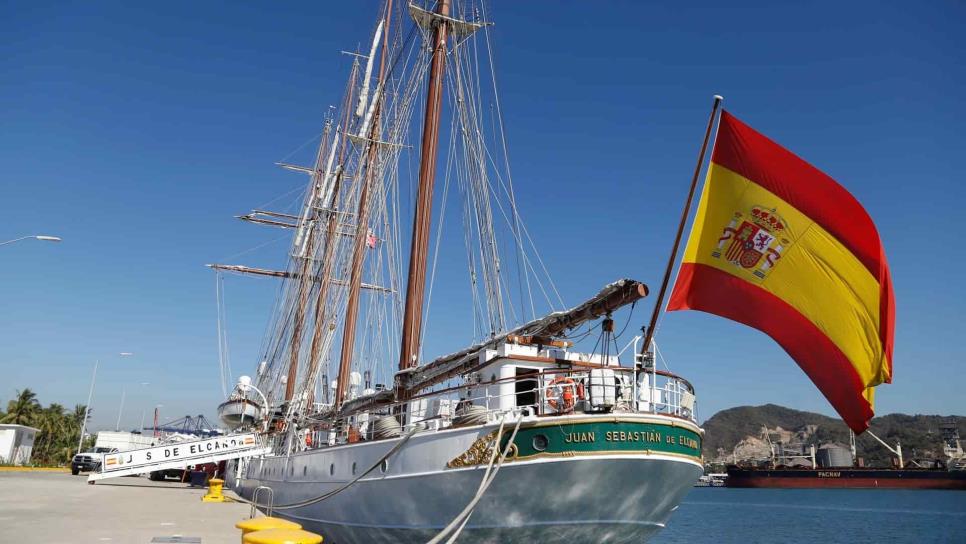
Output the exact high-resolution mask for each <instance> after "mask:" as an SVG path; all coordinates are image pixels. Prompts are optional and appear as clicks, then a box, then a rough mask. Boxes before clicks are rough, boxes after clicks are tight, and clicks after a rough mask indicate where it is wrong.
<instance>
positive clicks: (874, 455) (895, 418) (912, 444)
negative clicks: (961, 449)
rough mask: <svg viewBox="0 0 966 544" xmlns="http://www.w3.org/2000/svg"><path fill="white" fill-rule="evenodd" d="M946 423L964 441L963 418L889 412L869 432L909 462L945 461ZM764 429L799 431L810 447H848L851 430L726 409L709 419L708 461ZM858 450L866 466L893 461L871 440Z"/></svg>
mask: <svg viewBox="0 0 966 544" xmlns="http://www.w3.org/2000/svg"><path fill="white" fill-rule="evenodd" d="M945 422H954V423H955V424H956V426H957V428H958V429H959V434H960V436H963V437H966V417H962V416H939V415H914V416H910V415H906V414H889V415H885V416H880V417H876V418H874V419H873V420H872V424H871V427H870V428H871V430H872V432H874V433H875V434H876V435H877V436H878V437H879V438H881V439H883V440H885V441H886V442H887V443H889V444H891V445H894V444H895V443H896V440H899V441H900V442H901V443H902V451H903V455H904V457H905V458H906V459H907V460H908V459H912V458H922V459H937V458H943V453H942V447H943V443H942V435H941V434H940V430H939V427H940V424H941V423H945ZM762 426H765V427H768V428H769V429H775V428H776V427H781V428H782V429H784V430H786V431H793V432H797V433H801V435H802V436H805V437H807V438H806V440H805V442H806V443H808V444H815V445H816V446H819V445H821V444H825V443H829V442H837V443H839V444H848V443H849V430H848V427H846V426H845V424H844V423H842V421H841V420H839V419H835V418H831V417H828V416H824V415H822V414H816V413H813V412H803V411H801V410H793V409H791V408H786V407H784V406H778V405H775V404H766V405H764V406H738V407H736V408H729V409H727V410H722V411H720V412H718V413H717V414H715V415H714V416H712V417H711V418H710V419H708V420H707V421H705V423H704V425H703V427H704V430H705V437H704V455H705V458H706V459H707V460H708V461H712V460H714V459H716V458H720V459H724V458H725V457H727V456H730V455H731V452H732V450H733V449H734V447H735V446H736V445H737V444H738V443H739V442H741V441H742V440H745V439H747V438H758V437H759V436H760V435H761V430H762ZM810 426H814V427H810ZM856 451H857V454H858V456H859V457H863V458H864V459H865V462H866V465H868V466H889V465H890V463H891V457H892V454H891V453H889V451H887V450H886V449H885V448H884V447H883V446H882V445H881V444H879V443H878V442H876V441H875V440H874V439H873V438H872V437H871V436H859V437H857V439H856Z"/></svg>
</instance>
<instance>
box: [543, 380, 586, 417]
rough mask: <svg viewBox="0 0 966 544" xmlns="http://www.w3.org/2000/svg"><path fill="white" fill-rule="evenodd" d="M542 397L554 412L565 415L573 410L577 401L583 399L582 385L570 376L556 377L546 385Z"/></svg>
mask: <svg viewBox="0 0 966 544" xmlns="http://www.w3.org/2000/svg"><path fill="white" fill-rule="evenodd" d="M544 396H545V397H546V399H547V404H548V405H550V407H551V408H553V409H554V411H555V412H558V413H563V414H566V413H569V412H572V411H573V410H574V405H575V404H576V403H577V399H581V400H582V399H583V398H584V384H582V383H580V382H578V381H576V380H574V379H573V378H571V377H570V376H558V377H556V378H554V379H553V381H552V382H550V383H549V384H548V385H547V389H546V392H545V395H544Z"/></svg>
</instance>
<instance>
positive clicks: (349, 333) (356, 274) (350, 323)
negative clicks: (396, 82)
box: [335, 0, 392, 409]
mask: <svg viewBox="0 0 966 544" xmlns="http://www.w3.org/2000/svg"><path fill="white" fill-rule="evenodd" d="M391 16H392V0H387V2H386V15H385V32H383V35H382V51H381V53H380V55H379V81H378V84H377V86H376V89H377V92H378V89H379V88H380V87H382V85H383V84H384V82H385V77H386V52H387V50H388V49H389V22H390V18H391ZM380 99H381V96H373V100H374V101H375V102H376V103H375V104H373V107H374V108H375V113H374V114H373V121H372V125H371V126H370V127H369V135H368V138H369V140H370V141H369V143H368V144H367V145H368V146H369V153H368V157H367V158H366V174H365V179H364V181H363V182H362V189H361V190H360V191H359V207H358V213H357V214H356V234H355V239H354V240H353V243H354V245H353V248H352V268H351V271H350V276H349V299H348V302H347V303H346V310H345V324H344V326H343V329H342V350H341V353H340V354H339V378H338V381H337V385H336V392H335V407H336V409H338V408H339V407H340V406H341V405H342V402H343V401H344V400H345V394H346V390H347V386H348V382H349V371H350V369H351V368H352V350H353V348H354V347H355V338H356V320H357V318H358V316H359V291H360V288H361V285H362V264H363V261H364V259H365V254H366V235H367V233H368V226H369V188H370V185H372V180H373V177H374V176H375V174H374V172H375V164H376V159H377V158H378V153H377V142H378V140H379V138H378V135H379V116H380V114H381V113H382V107H381V103H380Z"/></svg>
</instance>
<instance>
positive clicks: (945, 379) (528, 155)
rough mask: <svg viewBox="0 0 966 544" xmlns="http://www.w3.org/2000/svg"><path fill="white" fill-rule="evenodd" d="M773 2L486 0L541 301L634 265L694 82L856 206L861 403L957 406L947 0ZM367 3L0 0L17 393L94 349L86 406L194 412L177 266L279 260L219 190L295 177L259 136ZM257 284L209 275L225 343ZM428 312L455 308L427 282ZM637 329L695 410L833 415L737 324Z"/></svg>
mask: <svg viewBox="0 0 966 544" xmlns="http://www.w3.org/2000/svg"><path fill="white" fill-rule="evenodd" d="M782 4H784V3H776V2H760V3H746V4H743V5H741V6H736V5H725V4H722V3H720V2H707V3H706V2H690V3H687V5H684V4H682V3H679V2H673V3H670V2H669V3H666V4H663V5H650V4H648V3H645V2H611V3H599V4H595V5H594V7H591V4H590V3H578V2H567V3H564V2H560V3H557V2H536V1H534V2H496V3H495V5H494V6H493V7H492V9H491V17H492V19H494V20H495V22H496V25H495V26H494V27H493V30H492V32H493V39H494V40H495V48H496V62H497V68H498V70H499V76H498V77H499V82H500V88H501V99H502V102H503V107H504V112H505V116H506V119H507V129H508V132H509V143H510V146H511V150H510V158H511V162H512V167H513V173H514V181H515V184H516V187H517V191H518V197H519V199H520V202H521V210H522V213H523V215H524V218H525V219H526V221H527V224H528V226H529V228H530V230H531V232H532V234H533V236H534V237H535V238H536V240H537V241H538V243H539V244H540V245H541V247H542V248H543V249H542V255H543V257H544V259H545V260H546V261H547V263H548V265H549V266H550V267H551V268H552V269H553V270H554V272H553V277H554V279H555V280H556V281H557V284H558V286H559V287H560V289H561V292H562V294H563V296H564V299H565V300H566V301H567V302H568V303H576V302H578V301H580V300H583V299H584V298H585V297H586V296H589V295H590V294H592V293H594V292H596V291H597V289H598V288H599V287H600V286H601V285H603V284H605V283H607V282H609V281H612V280H613V279H616V278H619V277H634V278H637V279H641V280H643V281H645V282H647V283H648V284H650V285H652V287H653V288H655V289H654V290H655V291H656V287H657V286H658V285H659V281H660V275H661V273H662V266H663V262H664V260H665V259H666V255H667V251H668V249H669V246H670V243H671V240H672V235H673V231H674V228H675V226H676V223H677V215H678V213H679V209H680V206H681V204H682V201H683V198H684V195H685V191H686V185H687V182H688V179H689V176H690V171H691V169H692V168H693V161H694V158H695V155H696V153H697V148H698V146H699V144H700V138H701V135H702V130H703V126H704V123H705V120H706V116H707V110H708V108H709V106H710V101H711V95H713V94H715V93H720V94H722V95H724V96H725V99H726V101H725V106H726V108H728V109H729V110H730V111H732V112H733V113H735V114H736V115H737V116H738V117H740V118H741V119H743V120H744V121H746V122H748V123H749V124H751V125H752V126H754V127H756V128H757V129H758V130H760V131H762V132H764V133H765V134H767V135H769V136H770V137H772V138H774V139H776V140H777V141H778V142H780V143H782V144H783V145H785V146H787V147H789V148H790V149H792V150H793V151H794V152H796V153H798V154H799V155H801V156H802V157H804V158H805V159H806V160H808V161H810V162H812V163H813V164H815V165H816V166H818V167H819V168H821V169H823V170H824V171H826V172H827V173H829V174H830V175H831V176H833V177H834V178H836V179H837V180H839V181H840V182H841V183H843V184H844V185H845V186H846V187H847V188H848V189H849V190H850V191H851V192H852V193H853V194H855V195H856V196H857V197H858V198H859V200H860V201H861V202H862V203H863V204H864V205H865V206H866V207H867V208H868V210H869V211H870V213H871V215H872V217H873V218H874V219H875V220H876V221H877V224H878V226H879V230H880V233H881V235H882V238H883V240H884V242H885V246H886V250H887V254H888V257H889V260H890V262H891V265H892V272H893V278H894V281H895V289H896V297H897V308H898V317H897V327H896V329H897V334H896V353H895V383H894V384H893V385H890V386H885V387H881V388H880V389H879V393H878V397H877V401H878V406H877V412H878V413H880V414H882V413H889V412H897V411H898V412H911V413H943V414H945V413H960V414H961V413H963V412H964V405H963V401H962V392H961V384H962V381H963V380H962V379H963V377H964V372H963V364H964V363H963V361H964V358H966V357H964V355H966V349H964V347H963V344H962V343H961V342H959V341H958V340H959V337H960V335H961V332H960V330H961V325H960V323H961V319H962V317H963V313H962V308H963V306H964V302H966V287H964V284H963V282H961V281H959V279H958V276H959V273H958V270H959V269H961V268H962V266H963V264H964V263H963V255H962V249H963V247H964V244H963V241H962V236H963V229H964V227H966V220H964V215H963V213H962V211H961V203H962V202H963V201H964V200H966V184H964V182H963V181H964V180H963V179H962V174H961V171H962V170H961V164H960V163H961V157H962V149H963V145H962V137H961V130H962V126H963V122H964V121H966V102H964V101H963V99H962V97H963V96H964V94H966V62H964V60H963V59H966V41H964V40H962V36H961V34H962V29H963V28H964V23H966V8H964V6H963V5H962V4H961V3H957V2H952V1H948V2H934V3H921V4H917V5H913V4H909V3H900V2H890V3H880V2H877V3H866V2H849V3H841V2H834V3H833V2H829V3H823V2H814V3H798V4H788V5H782ZM377 8H378V4H377V3H376V2H338V3H337V2H312V3H302V4H296V3H291V4H284V5H280V4H278V3H268V2H265V3H247V4H245V5H241V4H240V3H221V4H219V3H215V2H205V3H195V2H166V3H162V4H144V3H130V2H124V3H122V2H116V3H112V2H92V3H63V4H59V3H56V4H55V3H50V4H41V3H39V2H10V3H5V4H4V6H3V7H0V50H2V51H4V54H3V55H2V57H0V209H2V213H3V218H2V220H0V241H2V240H6V239H10V238H15V237H18V236H21V235H25V234H55V235H59V236H62V237H63V238H64V242H63V243H62V244H58V245H55V244H49V243H43V242H37V241H24V242H19V243H17V244H11V245H8V246H3V247H0V309H2V310H0V402H2V403H3V404H5V403H6V401H7V400H9V398H11V397H12V396H13V394H14V391H15V390H16V389H20V388H23V387H30V388H32V389H34V390H36V391H37V392H38V394H39V396H40V399H41V400H42V401H43V402H44V403H49V402H60V403H62V404H67V405H73V404H75V403H82V402H84V401H85V400H86V397H87V387H88V384H89V379H90V373H91V370H92V367H93V363H94V360H95V359H100V360H101V362H102V365H101V373H100V375H99V378H98V382H97V390H96V392H95V399H94V403H93V406H94V421H95V426H98V427H104V426H113V424H114V420H115V418H116V417H117V409H118V405H119V401H120V396H121V391H122V389H123V388H124V387H127V389H128V400H127V403H126V408H125V412H124V417H123V419H122V426H124V427H133V426H136V425H137V424H138V423H139V420H140V417H141V413H142V410H147V411H148V412H150V410H152V409H153V407H154V406H155V405H157V404H162V405H163V408H161V412H162V418H163V419H172V418H174V417H180V416H182V415H185V414H197V413H205V414H208V415H209V416H211V415H213V414H214V407H215V406H216V404H217V402H218V400H219V397H220V395H221V390H220V386H219V382H218V380H219V378H218V364H217V344H216V336H215V303H214V278H213V275H212V273H211V272H210V271H209V270H208V269H206V268H205V267H204V266H203V265H204V264H205V263H209V262H242V263H245V264H252V265H264V266H280V263H279V259H280V255H282V254H283V252H284V246H285V242H284V241H280V240H277V239H278V238H279V237H280V236H281V235H283V234H284V233H283V232H281V231H277V230H271V229H264V228H258V227H255V226H250V225H246V224H243V223H241V222H239V221H237V220H235V219H233V218H232V217H233V216H234V215H237V214H239V213H242V212H245V211H248V210H250V209H252V208H254V207H258V206H260V205H263V204H266V203H268V202H270V201H272V200H273V199H276V198H277V197H279V196H280V195H283V194H285V193H288V192H290V191H292V190H294V189H296V188H298V187H299V186H300V185H301V184H302V183H303V181H304V180H303V179H302V178H301V177H299V176H296V175H294V174H291V173H287V172H285V171H282V170H280V169H278V168H277V167H275V166H274V165H273V163H274V162H275V161H278V160H282V159H285V158H286V157H288V156H290V155H291V154H292V152H293V150H296V149H298V148H299V147H300V146H301V145H302V144H304V143H305V142H307V141H309V140H311V139H312V138H314V137H315V136H316V135H317V134H318V133H319V131H320V126H321V118H322V115H323V114H324V112H325V110H326V109H327V107H328V105H329V104H333V103H336V102H337V101H338V99H339V96H340V94H341V92H342V88H343V82H344V79H345V77H346V75H347V72H348V68H349V61H348V59H347V58H346V57H345V56H344V55H340V54H339V50H341V49H355V48H356V47H357V46H359V45H360V44H364V43H365V42H366V41H367V40H368V39H369V35H370V34H369V33H370V31H371V28H372V21H373V20H374V18H375V15H374V13H375V11H376V10H377ZM295 156H296V157H300V155H299V154H298V153H296V154H295ZM293 202H295V197H293V196H289V197H286V198H283V199H281V200H278V201H277V202H275V203H273V206H274V207H275V208H274V209H279V208H284V207H285V206H288V205H291V204H292V203H293ZM273 240H274V242H273ZM260 244H266V245H265V247H263V248H262V249H258V250H255V251H252V252H248V253H246V254H244V255H242V256H239V257H236V258H232V257H233V256H234V255H235V254H238V253H240V252H244V251H246V250H248V249H250V248H253V247H255V246H258V245H260ZM275 289H276V284H275V283H273V282H272V281H271V280H260V279H246V278H237V277H230V278H228V279H227V281H226V296H227V306H228V310H229V334H230V340H231V346H232V360H233V364H234V365H235V368H236V369H248V370H250V369H251V368H252V367H253V365H254V363H255V361H256V360H257V357H258V355H257V349H258V346H259V343H260V341H261V338H262V335H263V332H264V327H265V324H266V320H267V318H268V314H269V311H270V309H271V304H272V301H273V297H274V294H275ZM437 300H439V299H437ZM649 307H650V303H648V304H645V305H644V308H649ZM642 309H643V308H641V309H638V311H637V313H636V314H635V316H634V320H635V323H634V325H633V326H637V323H636V322H640V321H643V320H644V317H645V312H644V311H641V310H642ZM433 312H434V316H438V318H440V319H449V320H459V319H462V318H464V317H465V316H466V315H467V314H466V309H465V308H464V307H462V306H458V305H456V304H455V303H453V304H447V303H444V304H441V305H439V306H434V309H433ZM430 326H432V323H430ZM658 341H659V343H660V346H661V349H662V352H663V353H664V355H665V356H666V357H667V359H668V360H669V362H670V363H671V366H672V369H674V370H676V371H678V372H679V373H682V374H684V375H686V376H687V377H689V378H690V379H691V380H692V381H693V382H694V383H695V385H696V387H697V389H698V395H699V406H700V410H701V412H702V415H703V416H704V417H708V416H710V415H711V414H713V413H714V412H715V411H717V410H719V409H722V408H726V407H729V406H734V405H744V404H761V403H766V402H774V403H779V404H784V405H787V406H792V407H795V408H800V409H807V410H815V411H819V412H824V413H831V410H830V408H829V407H828V405H827V403H826V402H825V401H824V399H823V398H822V397H821V395H820V394H819V393H818V392H817V390H815V388H814V387H813V386H812V385H811V383H810V382H809V381H808V380H807V378H806V377H805V376H804V374H802V373H801V372H800V371H799V370H798V368H797V367H796V366H795V365H794V363H793V362H792V361H791V360H789V359H788V357H787V356H786V355H785V354H784V352H782V351H781V350H780V348H778V347H777V346H775V345H774V344H773V343H772V342H771V341H770V340H769V339H767V338H766V337H764V336H763V335H762V334H760V333H758V332H756V331H753V330H750V329H746V328H743V327H741V326H739V325H737V324H735V323H731V322H729V321H726V320H723V319H720V318H716V317H713V316H708V315H704V314H700V313H696V312H679V313H674V314H670V315H667V316H665V317H664V318H663V321H662V325H661V330H660V333H659V336H658ZM428 348H429V352H430V353H438V352H434V351H433V350H432V348H431V347H430V346H428ZM121 351H130V352H134V353H135V355H134V356H133V357H129V358H123V359H122V358H120V357H118V356H117V354H118V352H121ZM441 351H442V349H441ZM141 382H150V383H151V385H150V386H143V387H142V386H140V385H139V384H140V383H141ZM148 417H149V418H150V415H149V416H148Z"/></svg>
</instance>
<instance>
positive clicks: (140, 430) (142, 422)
mask: <svg viewBox="0 0 966 544" xmlns="http://www.w3.org/2000/svg"><path fill="white" fill-rule="evenodd" d="M141 385H151V382H141ZM145 410H146V409H145V408H141V426H140V427H138V433H139V434H140V433H142V432H143V431H144V412H145Z"/></svg>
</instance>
